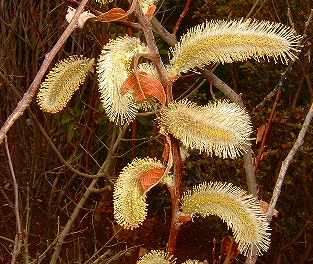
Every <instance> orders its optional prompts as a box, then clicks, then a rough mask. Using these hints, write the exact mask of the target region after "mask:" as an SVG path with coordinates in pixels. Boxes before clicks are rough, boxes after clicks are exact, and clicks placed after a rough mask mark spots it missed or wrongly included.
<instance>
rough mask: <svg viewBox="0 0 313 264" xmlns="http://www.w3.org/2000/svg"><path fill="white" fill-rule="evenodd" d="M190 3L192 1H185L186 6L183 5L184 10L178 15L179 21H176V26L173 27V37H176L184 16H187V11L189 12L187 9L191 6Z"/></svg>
mask: <svg viewBox="0 0 313 264" xmlns="http://www.w3.org/2000/svg"><path fill="white" fill-rule="evenodd" d="M192 1H193V0H187V2H186V5H185V7H184V10H183V12H182V13H181V14H180V16H179V19H178V20H177V23H176V25H175V27H174V29H173V35H175V36H176V34H177V31H178V29H179V28H180V25H181V24H182V22H183V20H184V18H185V16H186V15H187V13H188V11H189V8H190V6H191V4H192Z"/></svg>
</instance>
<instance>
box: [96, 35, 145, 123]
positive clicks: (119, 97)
mask: <svg viewBox="0 0 313 264" xmlns="http://www.w3.org/2000/svg"><path fill="white" fill-rule="evenodd" d="M148 52H149V49H148V48H147V47H146V46H145V45H144V44H142V43H141V42H140V40H139V39H138V38H131V37H121V38H118V39H116V40H110V41H109V43H108V44H106V45H105V46H104V47H103V49H102V51H101V55H100V57H99V60H98V65H97V73H98V80H99V91H100V96H101V100H102V104H103V107H104V110H105V112H106V114H107V116H108V118H109V119H110V121H112V122H114V123H116V124H118V125H123V124H125V123H130V122H132V121H133V120H134V119H135V117H136V114H137V112H138V106H137V105H136V102H135V98H134V95H133V92H132V91H129V92H128V93H126V94H122V93H121V91H120V89H121V87H122V85H123V83H124V82H125V80H126V79H127V77H128V76H129V75H130V73H131V66H132V65H131V64H132V60H133V58H134V56H135V55H137V54H138V53H148Z"/></svg>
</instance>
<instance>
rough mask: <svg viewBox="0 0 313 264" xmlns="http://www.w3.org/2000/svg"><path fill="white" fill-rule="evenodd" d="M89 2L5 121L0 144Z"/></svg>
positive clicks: (78, 12)
mask: <svg viewBox="0 0 313 264" xmlns="http://www.w3.org/2000/svg"><path fill="white" fill-rule="evenodd" d="M87 2H88V0H82V2H81V3H80V5H79V7H78V9H77V11H76V13H75V15H74V17H73V19H72V21H71V22H70V23H69V25H68V26H67V28H66V29H65V31H64V32H63V34H62V35H61V37H60V38H59V40H58V41H57V43H56V44H55V45H54V47H53V48H52V49H51V51H50V52H49V53H47V54H46V56H45V59H44V61H43V63H42V64H41V67H40V69H39V71H38V72H37V74H36V76H35V78H34V80H33V82H32V83H31V85H30V86H29V88H28V90H27V92H26V93H25V94H24V96H23V98H22V99H21V100H20V101H19V103H18V105H17V107H16V108H15V109H14V111H13V112H12V114H11V115H10V116H9V117H8V118H7V120H6V121H5V123H4V124H3V126H2V127H1V129H0V144H1V143H2V142H3V139H4V137H5V135H6V134H7V132H8V131H9V129H10V128H11V126H12V125H13V124H14V123H15V121H16V120H17V119H18V118H19V117H20V116H21V115H22V114H23V113H24V111H25V109H26V108H27V107H28V106H29V105H30V103H31V102H32V100H33V97H34V96H35V94H36V91H37V90H38V87H39V85H40V83H41V80H42V78H43V76H44V74H45V73H46V71H47V69H48V67H49V65H50V64H51V63H52V60H53V59H54V57H55V56H56V54H57V53H58V51H59V50H60V49H61V48H62V46H63V44H64V43H65V42H66V40H67V39H68V37H69V36H70V35H71V34H72V32H73V31H74V30H75V29H76V27H77V26H76V24H77V21H78V18H79V16H80V14H81V13H82V11H83V9H84V6H85V5H86V3H87Z"/></svg>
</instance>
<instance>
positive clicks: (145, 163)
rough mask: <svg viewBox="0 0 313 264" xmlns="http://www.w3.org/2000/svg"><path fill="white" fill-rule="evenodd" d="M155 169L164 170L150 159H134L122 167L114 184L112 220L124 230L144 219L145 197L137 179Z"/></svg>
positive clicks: (133, 226) (158, 163)
mask: <svg viewBox="0 0 313 264" xmlns="http://www.w3.org/2000/svg"><path fill="white" fill-rule="evenodd" d="M155 168H164V165H163V164H162V163H161V162H160V161H157V160H155V159H152V158H145V159H134V160H133V161H132V162H131V163H130V164H128V165H127V166H126V167H124V169H123V170H122V172H121V173H120V175H119V177H118V179H117V181H116V183H115V186H114V193H113V203H114V218H115V220H116V221H117V223H118V224H120V225H121V226H123V227H124V228H125V229H134V228H136V227H138V226H139V225H141V223H142V222H143V221H144V220H145V219H146V216H147V203H146V195H145V193H144V190H143V188H142V185H141V182H140V178H139V177H140V175H141V174H143V173H145V172H147V171H149V170H151V169H155Z"/></svg>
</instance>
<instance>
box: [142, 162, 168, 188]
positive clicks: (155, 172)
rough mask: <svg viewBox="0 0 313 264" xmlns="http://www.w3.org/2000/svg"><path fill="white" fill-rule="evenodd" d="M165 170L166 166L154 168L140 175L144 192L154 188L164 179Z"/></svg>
mask: <svg viewBox="0 0 313 264" xmlns="http://www.w3.org/2000/svg"><path fill="white" fill-rule="evenodd" d="M164 172H165V168H154V169H151V170H148V171H146V172H144V173H142V174H141V175H140V176H139V179H140V183H141V186H142V188H143V190H144V193H147V192H148V191H149V190H150V189H151V188H153V187H154V186H155V185H157V184H158V183H159V182H160V181H161V180H162V176H163V175H164Z"/></svg>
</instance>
